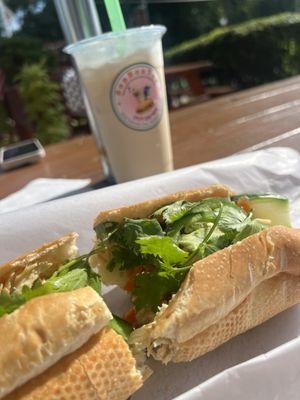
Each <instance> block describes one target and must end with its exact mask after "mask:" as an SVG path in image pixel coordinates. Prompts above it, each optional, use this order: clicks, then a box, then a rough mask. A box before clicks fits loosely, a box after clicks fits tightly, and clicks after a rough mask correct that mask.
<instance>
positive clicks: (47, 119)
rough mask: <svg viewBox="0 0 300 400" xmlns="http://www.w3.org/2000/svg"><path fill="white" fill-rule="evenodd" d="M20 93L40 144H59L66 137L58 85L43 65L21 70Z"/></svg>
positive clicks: (67, 131)
mask: <svg viewBox="0 0 300 400" xmlns="http://www.w3.org/2000/svg"><path fill="white" fill-rule="evenodd" d="M19 89H20V95H21V98H22V100H23V102H24V105H25V109H26V112H27V114H28V117H29V119H30V121H31V122H32V124H33V125H34V127H35V134H36V136H37V138H38V139H40V141H41V142H42V143H43V144H49V143H55V142H58V141H60V140H62V139H63V138H66V137H67V136H68V135H69V130H68V126H67V120H66V117H65V115H64V108H63V105H62V102H61V97H60V94H59V85H58V84H57V83H54V82H51V80H50V79H49V76H48V74H47V70H46V68H45V66H44V65H43V63H38V64H31V65H25V66H24V67H23V68H22V70H21V73H20V74H19Z"/></svg>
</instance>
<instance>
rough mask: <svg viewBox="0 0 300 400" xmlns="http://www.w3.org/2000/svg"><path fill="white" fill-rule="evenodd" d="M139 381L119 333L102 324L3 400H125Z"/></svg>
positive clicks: (139, 384) (133, 363) (139, 377)
mask: <svg viewBox="0 0 300 400" xmlns="http://www.w3.org/2000/svg"><path fill="white" fill-rule="evenodd" d="M142 382H143V378H142V375H141V373H140V372H139V371H138V370H137V369H136V362H135V359H134V358H133V356H132V354H131V352H130V350H129V347H128V345H127V344H126V342H125V341H124V340H123V338H122V336H120V335H118V334H117V333H116V332H115V331H113V330H112V329H110V328H104V329H102V331H101V332H99V333H97V334H96V335H94V336H93V337H92V338H91V339H90V340H89V341H88V342H87V343H86V344H84V345H83V346H82V347H81V348H80V349H78V350H77V351H75V352H74V353H72V354H70V355H68V356H66V357H65V358H63V359H62V360H60V361H59V363H57V364H55V365H54V366H53V367H51V368H49V369H48V370H47V371H45V372H44V373H43V374H42V375H40V376H38V377H36V378H34V379H32V380H31V381H29V382H28V383H27V384H25V385H24V386H22V387H21V388H19V389H17V390H15V391H14V392H13V393H11V394H10V395H8V396H7V397H5V399H4V400H41V399H49V400H50V399H51V400H54V399H55V400H82V399H88V400H126V399H128V397H129V396H130V395H131V394H132V393H133V392H135V391H136V390H137V389H139V388H140V386H141V385H142Z"/></svg>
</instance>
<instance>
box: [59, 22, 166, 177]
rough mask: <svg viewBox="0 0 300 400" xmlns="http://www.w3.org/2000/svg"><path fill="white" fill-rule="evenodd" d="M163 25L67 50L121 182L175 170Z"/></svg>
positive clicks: (111, 35)
mask: <svg viewBox="0 0 300 400" xmlns="http://www.w3.org/2000/svg"><path fill="white" fill-rule="evenodd" d="M165 32H166V28H165V27H163V26H159V25H152V26H145V27H140V28H134V29H127V30H126V31H124V32H110V33H106V34H103V35H99V36H96V37H93V38H91V39H86V40H83V41H80V42H78V43H76V44H73V45H70V46H68V47H66V48H65V52H66V53H68V54H71V55H72V56H73V57H74V59H75V61H76V64H77V67H78V70H79V73H80V77H81V81H82V84H83V86H84V89H85V94H86V96H87V98H88V101H89V104H90V107H91V110H92V114H93V119H94V122H95V124H96V127H97V129H96V130H97V134H98V135H99V137H100V138H101V141H102V143H103V145H104V148H105V151H106V153H107V155H108V159H109V163H110V166H111V169H112V173H113V175H114V177H115V178H116V180H117V182H124V181H128V180H132V179H137V178H141V177H144V176H149V175H153V174H156V173H160V172H165V171H170V170H172V169H173V156H172V146H171V138H170V127H169V116H168V107H167V99H166V89H165V78H164V64H163V53H162V45H161V38H162V36H163V34H164V33H165Z"/></svg>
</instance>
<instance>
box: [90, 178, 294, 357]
mask: <svg viewBox="0 0 300 400" xmlns="http://www.w3.org/2000/svg"><path fill="white" fill-rule="evenodd" d="M288 207H289V206H288V199H287V198H284V197H282V196H279V195H270V194H266V195H240V196H236V195H234V193H232V192H231V190H230V189H228V188H227V187H224V186H219V185H213V186H210V187H208V188H205V189H199V190H189V191H184V192H180V193H176V194H173V195H168V196H165V197H162V198H157V199H154V200H151V201H147V202H144V203H140V204H136V205H132V206H128V207H123V208H119V209H115V210H110V211H105V212H100V214H99V215H98V217H97V218H96V220H95V225H94V229H95V231H96V234H97V248H98V250H97V251H96V254H94V255H92V256H91V260H90V263H91V265H92V266H93V267H94V268H98V271H99V272H100V273H101V276H102V279H103V282H104V283H108V284H117V285H119V286H120V287H121V288H123V289H125V290H126V291H127V292H129V293H130V295H131V299H132V304H133V308H132V309H131V310H129V312H128V313H127V316H126V319H127V320H128V321H131V323H132V324H133V325H134V326H135V327H136V328H137V329H136V330H135V331H133V333H132V334H131V338H130V342H131V343H133V344H134V346H135V349H136V351H140V350H143V349H145V350H146V351H147V354H148V355H152V356H153V357H154V358H155V359H157V360H161V361H163V362H164V363H167V362H169V361H173V362H180V361H189V360H192V359H194V358H196V357H198V356H200V355H202V354H204V353H206V352H208V351H210V350H213V349H215V348H216V347H217V346H219V345H221V344H222V343H224V342H225V341H227V340H229V339H230V338H232V337H234V336H236V335H238V334H240V333H242V332H245V331H246V330H248V329H250V328H253V327H254V326H256V325H258V324H260V323H262V322H263V321H265V320H267V319H269V318H271V317H272V316H274V315H275V314H277V313H279V312H281V311H283V310H285V309H286V308H288V307H290V306H292V305H293V304H295V303H297V302H298V301H299V300H300V290H299V288H300V230H298V229H293V228H290V221H289V208H288Z"/></svg>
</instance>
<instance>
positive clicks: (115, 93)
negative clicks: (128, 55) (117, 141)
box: [111, 64, 163, 131]
mask: <svg viewBox="0 0 300 400" xmlns="http://www.w3.org/2000/svg"><path fill="white" fill-rule="evenodd" d="M111 102H112V107H113V110H114V112H115V114H116V115H117V117H118V118H119V120H120V121H121V122H122V123H123V124H124V125H126V126H127V127H128V128H131V129H134V130H138V131H147V130H149V129H152V128H154V127H155V126H156V125H157V124H158V122H159V121H160V119H161V115H162V109H163V101H162V86H161V82H160V78H159V75H158V72H157V71H156V69H155V68H154V67H153V66H152V65H150V64H134V65H131V66H130V67H128V68H126V69H125V70H123V71H121V72H120V74H119V75H118V76H117V78H116V79H115V81H114V83H113V86H112V90H111Z"/></svg>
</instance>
